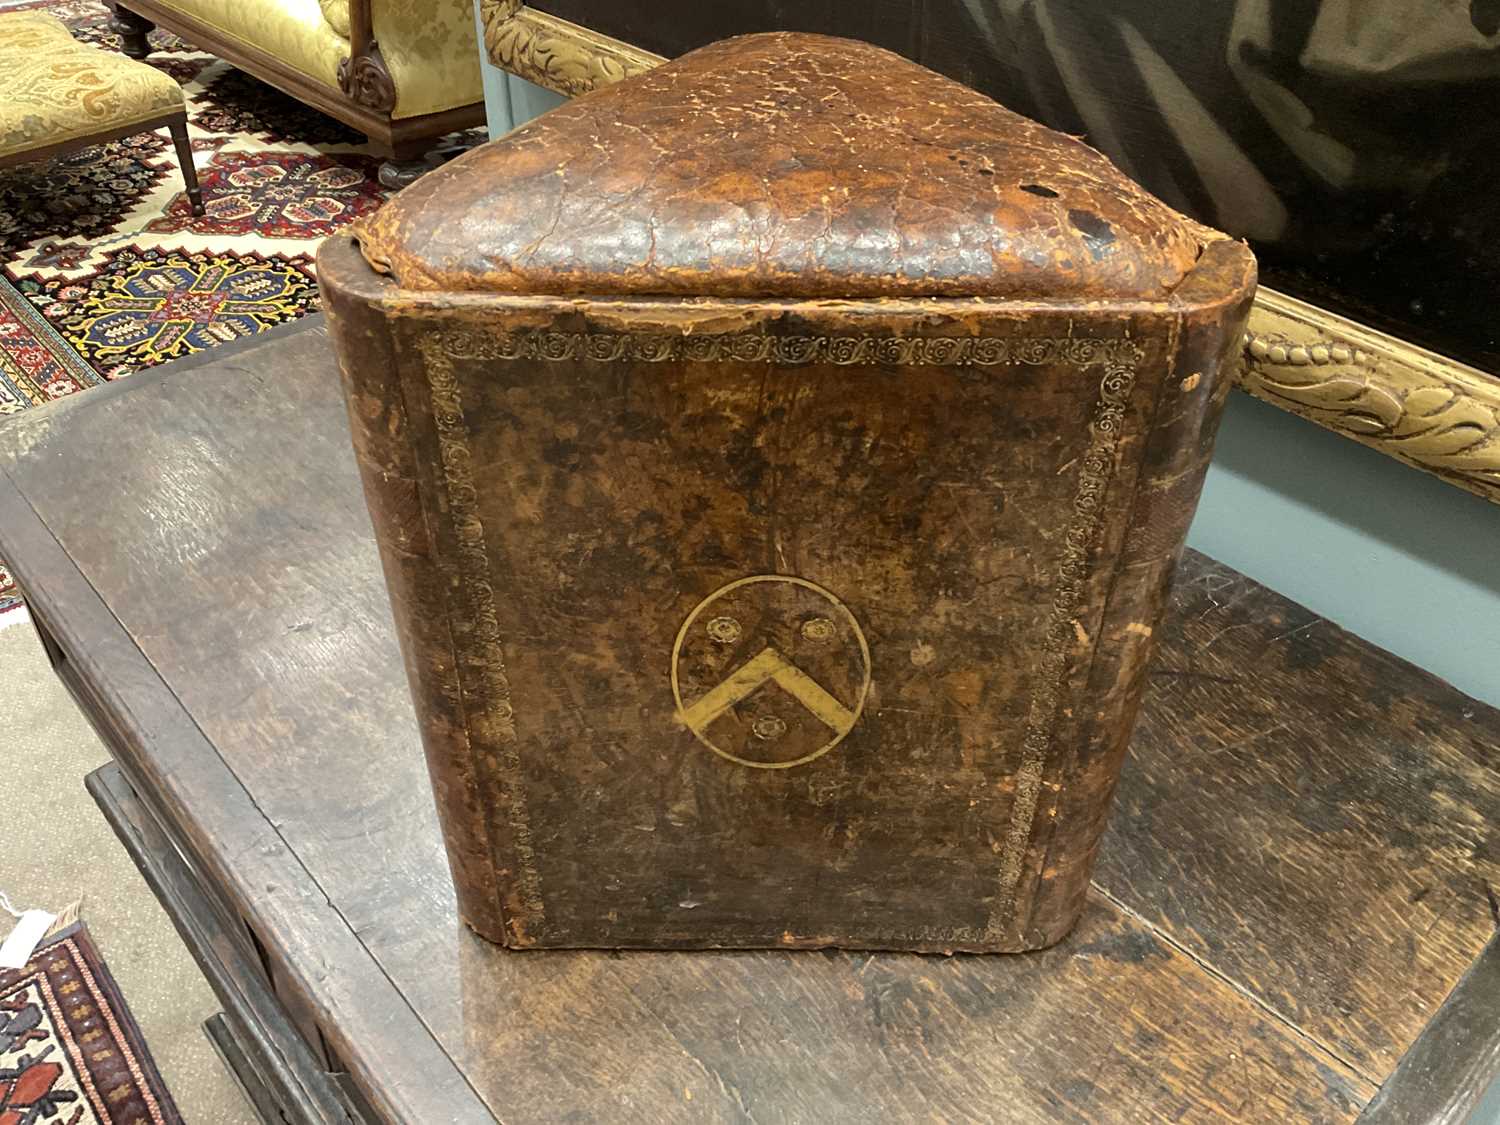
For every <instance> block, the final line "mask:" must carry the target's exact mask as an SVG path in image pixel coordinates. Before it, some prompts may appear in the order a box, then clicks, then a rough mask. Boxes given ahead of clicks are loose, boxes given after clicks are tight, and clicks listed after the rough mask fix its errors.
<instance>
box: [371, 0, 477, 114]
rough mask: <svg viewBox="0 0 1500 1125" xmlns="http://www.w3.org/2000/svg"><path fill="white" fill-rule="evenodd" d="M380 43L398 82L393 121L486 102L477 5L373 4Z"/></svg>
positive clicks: (467, 0) (457, 0)
mask: <svg viewBox="0 0 1500 1125" xmlns="http://www.w3.org/2000/svg"><path fill="white" fill-rule="evenodd" d="M373 3H374V17H375V39H376V41H377V42H379V44H380V53H381V54H382V55H384V56H385V63H386V66H388V67H390V70H391V77H392V78H393V79H395V81H396V109H395V112H394V113H392V115H391V116H393V117H416V116H417V115H418V114H422V113H436V112H438V111H439V110H443V109H452V108H453V107H454V106H460V105H469V104H470V103H472V102H478V101H483V100H484V88H483V87H482V86H481V84H480V78H479V40H478V39H477V38H476V37H475V34H474V4H473V0H373Z"/></svg>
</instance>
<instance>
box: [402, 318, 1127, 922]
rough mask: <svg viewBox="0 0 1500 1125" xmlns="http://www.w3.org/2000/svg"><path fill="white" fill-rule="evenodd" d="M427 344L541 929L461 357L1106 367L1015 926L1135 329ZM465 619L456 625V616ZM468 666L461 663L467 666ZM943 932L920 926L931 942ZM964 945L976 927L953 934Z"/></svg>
mask: <svg viewBox="0 0 1500 1125" xmlns="http://www.w3.org/2000/svg"><path fill="white" fill-rule="evenodd" d="M418 348H419V350H420V352H421V355H422V358H423V364H424V367H425V371H426V376H427V382H428V387H429V393H430V397H431V404H432V413H433V418H434V422H435V425H436V427H437V434H438V446H439V451H440V456H441V458H442V467H443V486H444V490H445V492H446V496H447V500H448V509H449V512H450V516H451V520H452V525H453V531H454V535H455V538H456V540H457V543H458V554H459V565H458V569H459V575H458V578H459V584H460V586H461V588H462V589H461V592H460V599H461V602H462V609H463V612H464V613H465V614H466V616H467V618H468V622H469V624H466V625H464V626H463V628H465V629H467V630H468V631H469V632H470V634H471V636H472V637H473V639H474V640H476V641H477V642H478V643H479V646H480V648H481V651H482V653H483V656H482V668H481V669H480V673H479V675H478V676H471V677H466V678H465V681H464V683H463V684H462V690H463V692H464V694H465V695H466V696H468V697H469V698H470V699H471V700H473V701H474V702H476V703H477V704H478V706H476V707H473V708H471V709H469V710H468V714H469V715H470V716H471V718H470V722H471V724H473V725H474V727H475V728H476V733H478V734H479V736H480V738H481V739H482V741H483V743H484V744H485V745H486V746H489V747H493V748H494V750H495V751H496V752H497V754H498V757H499V760H500V762H501V764H502V767H503V771H504V773H505V775H506V776H505V777H504V778H502V779H501V786H502V788H501V793H500V797H501V800H502V801H503V802H504V804H505V816H506V820H507V823H508V826H509V828H510V834H511V840H512V843H513V846H514V848H515V851H516V866H517V868H518V872H517V874H518V877H519V883H520V886H519V897H520V899H521V903H522V906H523V909H524V910H525V911H526V913H527V915H528V917H526V918H525V919H522V920H521V921H522V922H523V924H525V925H526V926H527V928H529V929H532V930H533V931H535V930H537V929H540V928H541V927H543V926H544V925H545V913H544V906H543V895H542V888H541V885H540V876H539V875H538V872H537V869H536V857H535V851H534V848H533V845H532V832H531V827H530V823H529V820H528V817H527V811H526V794H525V791H524V783H523V781H522V774H521V760H520V753H519V747H518V744H517V742H518V740H517V735H516V729H515V723H514V718H513V716H514V712H513V709H512V703H511V696H510V683H509V680H508V679H507V677H506V674H505V662H504V656H503V652H502V648H501V645H502V640H503V638H502V637H501V634H500V627H499V622H498V619H497V617H496V613H495V605H496V594H495V591H494V588H493V585H492V578H491V567H490V561H489V555H488V549H487V547H486V543H485V531H484V526H483V524H482V522H481V520H480V518H479V512H478V507H477V499H478V490H477V488H476V486H475V483H474V478H473V472H472V467H471V466H472V454H471V453H470V449H469V431H468V424H467V422H466V420H465V417H464V406H463V399H462V394H461V392H460V389H459V383H458V379H457V377H456V375H455V373H454V362H455V361H456V360H474V359H479V360H490V361H496V360H498V361H512V362H514V361H522V362H527V361H530V362H538V361H541V362H580V361H582V362H588V361H593V362H631V363H656V362H670V361H679V362H700V363H701V362H716V361H722V362H734V363H746V362H765V363H772V364H778V365H789V366H803V365H808V364H815V363H822V364H836V365H854V364H882V365H913V366H916V365H921V366H1000V365H1011V366H1015V365H1043V364H1058V365H1062V366H1067V367H1073V368H1076V369H1078V370H1079V371H1091V370H1093V371H1097V370H1099V369H1100V368H1102V369H1103V370H1102V373H1101V374H1100V375H1098V379H1099V384H1098V387H1099V390H1098V395H1097V398H1096V399H1095V402H1094V408H1093V411H1092V413H1091V416H1090V420H1089V438H1088V446H1087V448H1086V449H1085V450H1084V451H1083V453H1082V455H1081V456H1080V457H1078V459H1077V465H1078V469H1077V484H1076V487H1075V489H1074V494H1073V499H1072V503H1071V505H1070V514H1069V519H1068V525H1067V529H1066V531H1065V532H1064V535H1063V546H1062V551H1061V559H1060V560H1059V562H1058V565H1057V568H1056V571H1055V572H1054V578H1053V583H1052V587H1051V591H1050V598H1051V602H1050V609H1049V612H1048V614H1047V618H1046V623H1045V625H1044V626H1043V641H1042V651H1043V657H1042V659H1041V661H1040V672H1039V674H1038V676H1037V678H1036V681H1035V683H1034V686H1033V688H1032V691H1031V698H1030V699H1029V701H1028V702H1027V709H1026V723H1025V728H1024V733H1023V735H1022V739H1021V759H1020V764H1019V766H1018V767H1017V770H1016V774H1015V795H1014V797H1013V799H1012V802H1011V807H1010V817H1009V821H1008V823H1007V824H1006V826H1005V828H1004V840H1005V843H1004V847H1003V848H1002V850H1001V853H1000V856H999V865H998V873H997V884H998V885H997V888H996V895H995V899H994V902H993V904H992V906H991V909H990V914H989V918H988V922H987V925H986V927H985V939H986V940H989V941H994V940H996V939H997V938H999V937H1001V936H1004V935H1006V934H1008V933H1010V932H1012V931H1014V929H1015V927H1016V925H1017V923H1018V919H1017V918H1016V905H1017V898H1018V896H1019V894H1020V893H1021V889H1022V884H1023V881H1024V879H1025V874H1026V871H1025V868H1026V854H1027V851H1028V849H1029V847H1030V846H1031V840H1032V834H1033V832H1034V830H1035V828H1036V819H1037V811H1038V808H1039V806H1040V804H1041V798H1042V792H1043V788H1044V778H1045V774H1046V767H1047V763H1048V757H1049V751H1050V750H1051V748H1052V746H1053V743H1054V741H1055V738H1056V731H1057V724H1058V719H1059V715H1060V713H1061V711H1062V707H1063V704H1064V702H1065V700H1066V696H1067V690H1068V679H1069V674H1070V670H1071V665H1072V661H1071V659H1070V654H1071V653H1072V651H1073V648H1074V640H1075V637H1076V630H1075V622H1074V619H1075V617H1076V615H1077V613H1078V609H1079V606H1080V604H1081V602H1082V600H1083V594H1084V585H1085V582H1086V581H1087V579H1088V576H1089V555H1090V554H1091V552H1092V550H1093V548H1094V546H1095V540H1096V539H1097V536H1098V531H1099V525H1100V522H1101V510H1102V506H1103V500H1104V497H1105V494H1106V493H1107V491H1108V489H1109V485H1110V482H1111V480H1112V479H1113V476H1114V468H1115V455H1116V450H1117V446H1118V445H1119V441H1120V436H1121V433H1122V432H1123V428H1124V427H1123V424H1124V419H1125V412H1126V410H1127V408H1128V407H1129V403H1130V396H1131V392H1132V391H1133V390H1134V388H1135V385H1136V368H1137V366H1138V365H1139V363H1140V362H1141V360H1142V359H1143V358H1144V351H1143V350H1142V348H1141V346H1140V345H1139V344H1138V343H1136V342H1135V341H1133V340H1128V339H1103V338H1098V337H1082V338H1070V337H1029V338H1020V339H1015V338H1011V339H1006V338H1000V337H911V336H767V335H764V334H760V333H733V334H723V335H705V336H682V335H671V336H669V335H665V334H661V335H651V334H625V333H580V332H554V331H544V330H523V331H519V332H495V331H481V330H474V329H469V328H464V327H450V328H447V329H443V330H439V331H435V332H426V333H424V334H423V335H422V336H421V338H420V340H419V342H418ZM455 624H456V625H457V623H455ZM461 663H462V662H461ZM935 936H936V935H932V934H929V935H922V937H923V939H924V940H931V939H933V938H934V937H935ZM941 937H942V938H943V939H945V940H952V941H955V942H957V943H964V942H966V941H972V940H973V939H974V938H975V935H965V934H959V933H944V934H942V935H941Z"/></svg>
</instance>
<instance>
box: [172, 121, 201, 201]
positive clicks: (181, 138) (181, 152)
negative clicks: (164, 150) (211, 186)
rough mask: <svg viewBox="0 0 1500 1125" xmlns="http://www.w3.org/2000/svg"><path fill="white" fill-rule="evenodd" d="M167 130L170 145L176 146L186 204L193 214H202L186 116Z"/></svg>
mask: <svg viewBox="0 0 1500 1125" xmlns="http://www.w3.org/2000/svg"><path fill="white" fill-rule="evenodd" d="M167 128H169V129H171V130H172V143H173V144H174V145H176V146H177V163H179V164H181V165H182V179H183V182H184V183H186V184H187V193H188V202H189V203H191V204H192V205H193V214H195V215H201V214H203V192H202V191H201V190H200V189H199V187H198V169H197V167H195V166H194V164H193V144H192V142H191V141H189V140H188V131H187V114H186V113H184V114H183V115H182V118H181V120H178V121H174V122H172V123H171V124H170V125H168V126H167Z"/></svg>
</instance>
